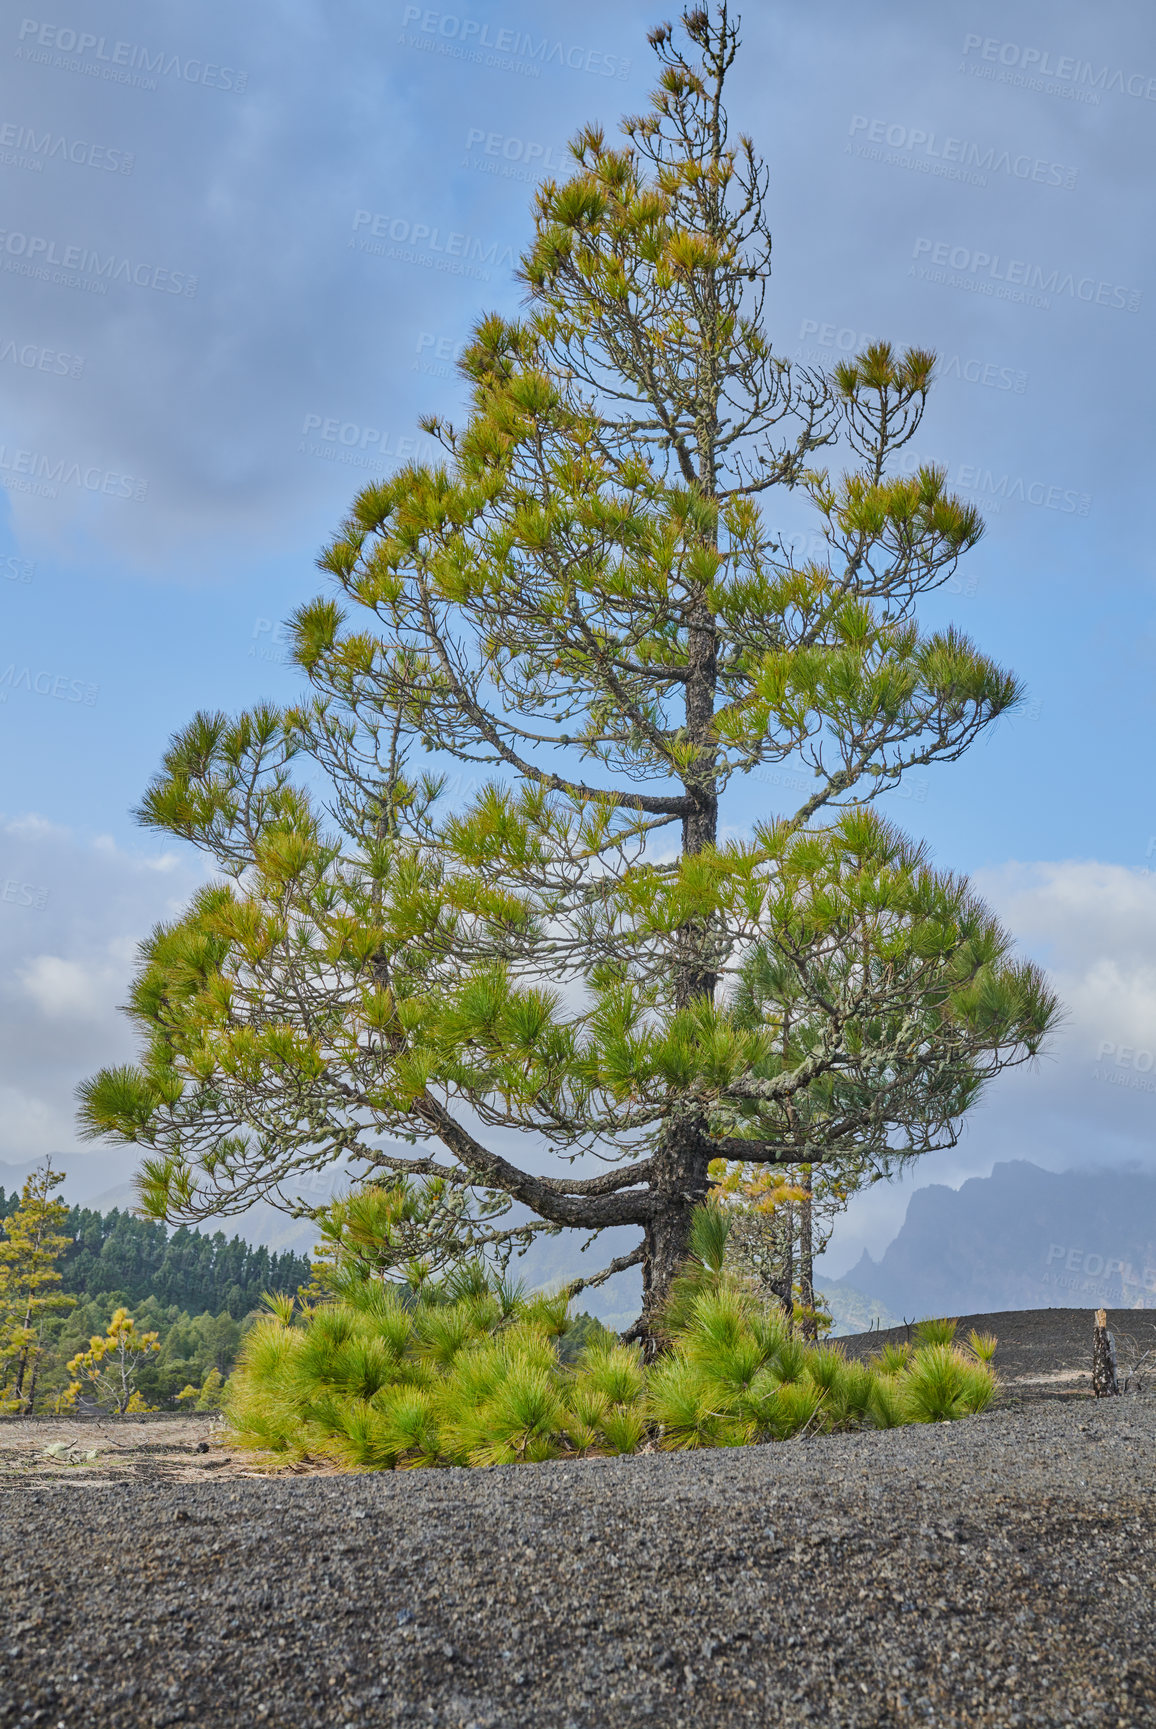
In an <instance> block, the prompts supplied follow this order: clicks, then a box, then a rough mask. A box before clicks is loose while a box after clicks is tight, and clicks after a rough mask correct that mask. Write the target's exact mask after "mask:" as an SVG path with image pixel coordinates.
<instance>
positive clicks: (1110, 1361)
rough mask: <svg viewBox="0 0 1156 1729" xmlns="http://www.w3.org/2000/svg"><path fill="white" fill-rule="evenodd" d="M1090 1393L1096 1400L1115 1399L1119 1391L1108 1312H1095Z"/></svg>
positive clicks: (1099, 1310) (1100, 1310)
mask: <svg viewBox="0 0 1156 1729" xmlns="http://www.w3.org/2000/svg"><path fill="white" fill-rule="evenodd" d="M1092 1391H1093V1393H1094V1394H1095V1395H1096V1397H1097V1399H1110V1398H1115V1396H1116V1394H1117V1393H1118V1392H1119V1391H1120V1383H1119V1381H1118V1380H1117V1378H1116V1345H1115V1341H1114V1340H1113V1338H1112V1335H1111V1333H1110V1332H1109V1331H1108V1311H1107V1310H1106V1309H1097V1310H1096V1330H1095V1332H1094V1333H1093V1335H1092Z"/></svg>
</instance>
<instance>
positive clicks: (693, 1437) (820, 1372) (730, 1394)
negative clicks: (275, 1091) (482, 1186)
mask: <svg viewBox="0 0 1156 1729" xmlns="http://www.w3.org/2000/svg"><path fill="white" fill-rule="evenodd" d="M720 1217H721V1215H720V1214H719V1212H718V1210H717V1209H714V1208H706V1209H703V1211H702V1212H701V1213H700V1214H699V1215H698V1217H697V1218H696V1221H695V1230H694V1233H693V1235H692V1241H691V1251H692V1252H691V1256H690V1259H689V1261H688V1263H687V1265H686V1267H685V1269H684V1271H683V1273H682V1274H681V1275H680V1277H679V1278H678V1279H677V1280H676V1282H675V1285H674V1288H673V1290H672V1292H671V1296H670V1301H669V1303H668V1305H667V1308H666V1310H665V1313H664V1320H663V1327H664V1343H665V1346H666V1349H665V1350H664V1351H663V1352H662V1354H661V1355H660V1356H659V1357H658V1358H657V1359H656V1360H655V1361H654V1362H652V1363H649V1364H647V1363H645V1362H644V1361H643V1358H642V1354H641V1352H640V1350H639V1348H638V1347H637V1346H636V1345H624V1344H622V1343H621V1342H620V1341H618V1340H617V1339H616V1338H615V1337H614V1336H613V1335H612V1334H610V1333H608V1332H607V1331H606V1330H605V1329H604V1328H602V1327H600V1326H599V1325H598V1324H597V1323H595V1322H592V1321H591V1320H590V1319H589V1317H582V1318H580V1319H579V1321H577V1322H576V1321H575V1320H574V1318H573V1317H572V1316H571V1315H570V1312H569V1308H568V1304H567V1301H566V1298H565V1295H564V1294H561V1295H556V1296H545V1295H541V1294H539V1295H534V1296H527V1294H526V1293H525V1291H524V1290H523V1289H522V1288H521V1287H520V1286H517V1285H515V1284H513V1283H511V1282H508V1281H503V1280H499V1279H496V1278H494V1277H493V1276H492V1275H491V1274H489V1273H488V1272H487V1270H486V1269H485V1268H484V1267H482V1266H480V1265H477V1264H470V1265H468V1266H464V1267H459V1268H457V1269H455V1271H454V1272H453V1273H452V1274H451V1275H450V1276H449V1277H448V1278H445V1279H443V1280H440V1281H439V1280H431V1279H429V1278H427V1277H424V1276H422V1277H417V1276H415V1277H412V1278H411V1280H410V1282H409V1283H404V1284H403V1283H391V1282H389V1280H388V1279H386V1278H384V1277H365V1276H364V1275H363V1274H360V1273H359V1274H357V1275H356V1276H355V1272H354V1271H353V1270H351V1268H350V1267H349V1266H346V1265H343V1263H342V1260H341V1256H340V1254H338V1256H337V1258H336V1260H335V1263H334V1265H333V1267H332V1268H331V1269H330V1270H329V1278H328V1281H327V1283H328V1289H327V1290H323V1291H322V1295H321V1297H320V1299H319V1300H313V1299H314V1298H316V1293H317V1287H316V1286H313V1287H311V1292H310V1296H311V1300H310V1301H307V1302H302V1303H301V1304H300V1305H298V1306H296V1307H294V1306H292V1305H291V1304H289V1303H287V1302H286V1301H285V1300H284V1299H276V1300H273V1301H271V1302H270V1304H269V1307H270V1310H271V1312H270V1313H269V1314H268V1315H267V1316H265V1317H263V1318H262V1319H261V1320H260V1321H258V1322H257V1324H256V1325H255V1326H254V1327H253V1328H252V1330H251V1331H250V1332H249V1333H248V1335H247V1336H246V1339H245V1342H244V1344H243V1346H242V1351H241V1356H240V1359H239V1361H238V1364H237V1367H236V1370H235V1371H234V1374H233V1376H232V1378H231V1380H230V1383H229V1390H228V1395H227V1415H228V1417H229V1420H230V1422H231V1424H232V1427H233V1431H234V1441H235V1444H236V1445H237V1446H239V1447H249V1448H253V1449H257V1450H260V1451H264V1452H274V1453H278V1454H281V1455H283V1456H285V1457H286V1458H301V1457H311V1458H318V1459H328V1460H330V1461H332V1462H333V1463H334V1464H335V1465H337V1466H338V1467H339V1468H342V1469H345V1470H351V1471H380V1470H399V1469H401V1470H404V1469H412V1468H415V1467H425V1466H434V1465H443V1466H444V1465H471V1466H482V1465H506V1464H520V1463H532V1462H536V1461H539V1462H540V1461H542V1460H546V1459H560V1458H581V1457H586V1456H591V1455H611V1454H620V1453H636V1452H638V1451H639V1450H640V1449H643V1448H645V1449H663V1450H668V1451H682V1450H691V1449H695V1448H703V1447H738V1446H746V1445H750V1444H752V1443H759V1442H781V1441H788V1440H790V1439H791V1437H792V1436H796V1435H799V1434H801V1433H803V1432H808V1433H823V1434H831V1433H835V1432H838V1431H846V1430H856V1429H888V1428H893V1427H896V1426H898V1425H899V1424H903V1423H936V1422H944V1421H950V1420H954V1419H955V1418H958V1417H963V1416H969V1415H971V1414H972V1413H974V1412H977V1411H982V1410H983V1409H984V1408H985V1407H986V1406H987V1405H988V1404H989V1403H990V1401H991V1399H992V1397H993V1396H994V1394H995V1391H996V1388H997V1385H998V1383H997V1381H996V1378H995V1375H994V1373H993V1372H992V1370H991V1368H990V1366H989V1365H990V1359H991V1354H992V1352H993V1351H994V1348H995V1341H994V1340H991V1339H988V1338H986V1337H981V1336H979V1335H977V1334H974V1333H973V1335H972V1337H971V1341H970V1348H969V1349H968V1350H967V1351H964V1350H960V1349H958V1348H956V1346H955V1345H954V1343H953V1340H954V1332H955V1323H954V1322H942V1321H940V1322H923V1323H921V1325H920V1327H919V1328H918V1329H917V1330H916V1336H917V1343H916V1344H915V1345H914V1346H910V1345H904V1346H894V1345H887V1346H884V1347H883V1349H882V1351H881V1352H880V1354H879V1356H878V1357H876V1358H874V1359H873V1360H872V1361H871V1362H870V1363H860V1362H856V1361H853V1360H851V1359H849V1358H847V1357H846V1355H845V1354H844V1352H843V1351H842V1349H841V1348H840V1346H838V1345H837V1344H821V1345H812V1344H808V1343H807V1342H806V1341H804V1340H803V1339H801V1338H799V1337H798V1335H797V1334H795V1333H793V1332H792V1331H791V1330H790V1329H789V1327H788V1325H787V1322H786V1321H785V1320H784V1318H783V1316H782V1315H781V1314H779V1313H778V1312H772V1311H768V1310H767V1309H765V1308H762V1307H760V1305H759V1304H758V1303H757V1302H756V1300H755V1299H754V1298H753V1297H752V1296H751V1295H750V1294H749V1293H748V1292H746V1291H745V1290H743V1289H742V1288H740V1287H739V1286H738V1285H737V1284H736V1283H735V1282H734V1280H733V1279H732V1278H731V1277H730V1275H729V1274H728V1273H727V1272H726V1270H725V1268H724V1253H723V1252H724V1250H725V1240H726V1238H725V1219H722V1220H721V1223H720ZM358 1249H359V1254H360V1256H361V1261H360V1263H359V1264H360V1266H361V1267H364V1263H365V1244H364V1243H360V1242H359V1244H358ZM947 1329H950V1331H948V1330H947Z"/></svg>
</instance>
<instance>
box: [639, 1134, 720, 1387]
mask: <svg viewBox="0 0 1156 1729" xmlns="http://www.w3.org/2000/svg"><path fill="white" fill-rule="evenodd" d="M710 1159H711V1149H710V1146H709V1143H708V1142H707V1139H706V1136H705V1135H704V1134H703V1132H702V1125H701V1123H700V1122H699V1120H698V1119H697V1118H689V1119H683V1120H682V1121H681V1122H679V1121H675V1122H671V1123H668V1124H667V1125H666V1127H665V1129H664V1130H663V1132H662V1136H661V1139H660V1144H659V1147H658V1151H657V1152H656V1154H655V1161H654V1162H655V1174H654V1177H653V1179H652V1181H653V1190H652V1196H653V1204H652V1210H651V1213H650V1217H649V1218H648V1220H647V1222H646V1226H645V1229H644V1235H643V1260H642V1314H641V1316H640V1317H639V1319H638V1322H637V1323H636V1325H635V1326H634V1327H633V1328H632V1329H631V1331H630V1333H629V1334H628V1335H627V1337H631V1338H638V1339H641V1341H642V1344H643V1348H644V1350H645V1352H646V1354H647V1355H648V1356H654V1355H655V1354H656V1353H657V1350H658V1348H659V1325H658V1324H659V1320H660V1317H661V1312H662V1306H663V1304H664V1303H665V1302H666V1299H667V1297H668V1296H669V1294H670V1286H671V1282H672V1281H673V1279H674V1278H675V1275H676V1274H677V1273H678V1270H679V1268H680V1267H681V1266H682V1264H683V1262H684V1261H685V1260H686V1257H687V1254H688V1252H689V1248H690V1224H691V1217H692V1215H693V1213H694V1209H695V1208H696V1207H698V1206H701V1205H702V1203H703V1202H704V1201H705V1200H706V1197H707V1191H708V1189H709V1187H710V1185H709V1182H708V1180H707V1166H708V1164H709V1163H710Z"/></svg>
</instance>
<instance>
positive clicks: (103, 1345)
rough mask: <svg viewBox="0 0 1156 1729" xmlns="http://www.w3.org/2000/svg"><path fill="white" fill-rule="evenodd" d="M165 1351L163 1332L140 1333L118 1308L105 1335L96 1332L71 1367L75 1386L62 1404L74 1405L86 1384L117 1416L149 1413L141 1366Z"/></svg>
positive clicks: (79, 1352) (126, 1311)
mask: <svg viewBox="0 0 1156 1729" xmlns="http://www.w3.org/2000/svg"><path fill="white" fill-rule="evenodd" d="M160 1348H161V1342H160V1335H159V1333H139V1332H138V1331H137V1327H136V1322H135V1321H134V1320H133V1318H132V1316H131V1315H130V1314H129V1312H128V1310H127V1309H117V1310H116V1312H115V1313H114V1315H113V1317H112V1319H111V1321H110V1322H109V1324H108V1331H107V1332H106V1333H105V1334H104V1335H103V1336H102V1335H101V1334H99V1333H94V1334H93V1336H92V1338H91V1339H89V1341H88V1349H87V1351H78V1352H77V1354H76V1356H75V1357H73V1358H72V1360H71V1362H70V1363H69V1365H68V1373H69V1374H70V1375H71V1376H72V1384H71V1385H70V1387H69V1389H68V1391H67V1393H65V1394H64V1396H63V1398H62V1399H61V1401H60V1403H61V1406H62V1407H67V1406H69V1405H71V1404H73V1403H74V1402H75V1401H76V1399H77V1398H78V1396H79V1395H80V1393H81V1391H82V1390H83V1386H84V1383H85V1382H87V1383H88V1387H89V1389H90V1391H91V1393H92V1395H93V1396H94V1397H95V1398H96V1399H97V1400H98V1401H99V1402H100V1403H101V1404H103V1405H106V1406H107V1407H108V1409H109V1410H110V1411H111V1412H112V1413H113V1415H114V1416H117V1417H122V1416H124V1415H125V1413H126V1412H128V1413H133V1412H137V1411H147V1410H148V1409H149V1406H148V1405H147V1404H146V1403H145V1401H144V1399H143V1398H142V1397H141V1394H140V1392H139V1391H138V1390H137V1379H138V1376H139V1374H140V1369H141V1364H142V1362H144V1361H145V1360H146V1359H147V1357H148V1354H149V1353H150V1352H151V1351H159V1350H160Z"/></svg>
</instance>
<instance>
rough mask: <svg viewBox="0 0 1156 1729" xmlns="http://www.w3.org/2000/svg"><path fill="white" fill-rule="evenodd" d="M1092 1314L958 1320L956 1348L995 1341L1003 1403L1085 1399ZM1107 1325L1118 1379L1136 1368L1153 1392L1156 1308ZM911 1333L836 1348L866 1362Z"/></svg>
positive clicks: (897, 1331) (1112, 1315)
mask: <svg viewBox="0 0 1156 1729" xmlns="http://www.w3.org/2000/svg"><path fill="white" fill-rule="evenodd" d="M1094 1325H1095V1313H1094V1311H1093V1310H1091V1309H1002V1310H1000V1311H999V1312H998V1313H997V1314H994V1315H962V1316H960V1318H959V1323H958V1325H957V1327H956V1333H955V1338H956V1343H957V1344H960V1345H966V1343H967V1337H968V1334H969V1332H971V1330H972V1329H973V1328H974V1329H975V1331H976V1332H977V1333H994V1334H995V1336H996V1338H997V1339H998V1340H999V1349H998V1350H997V1351H996V1354H995V1367H996V1369H997V1370H998V1371H999V1377H1000V1380H1001V1382H1002V1383H1003V1394H1002V1402H1003V1403H1004V1404H1009V1403H1014V1404H1022V1403H1023V1402H1025V1401H1030V1400H1035V1399H1043V1398H1067V1397H1071V1396H1072V1395H1076V1396H1081V1395H1083V1396H1087V1395H1090V1393H1091V1391H1092V1330H1093V1327H1094ZM1108 1326H1109V1328H1110V1330H1111V1333H1112V1337H1113V1339H1114V1340H1115V1343H1116V1355H1117V1358H1118V1361H1119V1366H1120V1378H1121V1381H1123V1379H1124V1375H1125V1372H1126V1371H1128V1370H1130V1369H1131V1368H1133V1366H1134V1365H1136V1364H1139V1363H1140V1361H1141V1359H1142V1358H1143V1357H1144V1355H1145V1353H1146V1352H1147V1353H1150V1354H1151V1355H1150V1357H1149V1360H1148V1362H1147V1363H1146V1364H1145V1365H1144V1366H1143V1367H1141V1368H1140V1372H1139V1377H1138V1378H1139V1380H1140V1381H1141V1382H1142V1383H1144V1384H1146V1385H1148V1386H1151V1387H1156V1309H1109V1311H1108ZM913 1332H914V1328H913V1327H910V1326H903V1327H891V1328H889V1329H887V1330H886V1331H885V1332H881V1333H856V1334H855V1335H854V1336H853V1337H852V1338H848V1339H840V1341H839V1343H840V1344H841V1345H842V1346H843V1347H844V1348H845V1349H846V1350H847V1352H848V1354H849V1355H851V1356H857V1357H869V1356H871V1355H872V1353H873V1352H875V1351H877V1350H878V1349H879V1347H880V1345H882V1344H885V1343H887V1341H889V1340H900V1339H905V1338H908V1337H910V1336H911V1335H912V1334H913Z"/></svg>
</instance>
